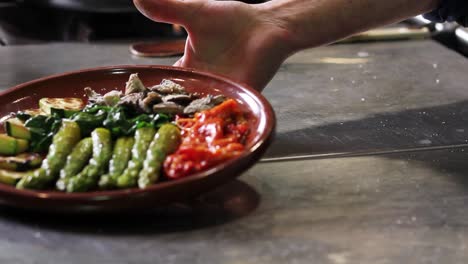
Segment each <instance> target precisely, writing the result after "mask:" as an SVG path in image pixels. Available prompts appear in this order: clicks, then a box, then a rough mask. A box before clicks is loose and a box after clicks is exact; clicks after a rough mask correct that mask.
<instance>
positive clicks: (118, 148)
mask: <svg viewBox="0 0 468 264" xmlns="http://www.w3.org/2000/svg"><path fill="white" fill-rule="evenodd" d="M134 143H135V139H134V138H132V137H121V138H119V139H117V141H116V142H115V146H114V154H113V155H112V159H111V161H110V163H109V174H106V175H103V176H102V177H101V179H100V181H99V186H100V187H101V188H104V189H110V188H114V187H116V185H117V178H118V177H119V176H120V175H121V174H122V173H123V172H124V170H125V168H127V165H128V162H129V161H130V159H131V157H132V147H133V144H134Z"/></svg>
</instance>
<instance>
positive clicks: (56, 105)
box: [39, 97, 85, 118]
mask: <svg viewBox="0 0 468 264" xmlns="http://www.w3.org/2000/svg"><path fill="white" fill-rule="evenodd" d="M84 106H85V103H84V102H83V100H81V99H80V98H74V97H67V98H42V99H41V100H39V108H40V109H41V111H42V112H44V113H45V114H47V115H52V114H58V115H59V116H63V117H66V118H68V117H70V116H72V115H73V114H75V113H76V112H78V111H81V110H82V109H83V108H84Z"/></svg>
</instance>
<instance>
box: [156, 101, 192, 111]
mask: <svg viewBox="0 0 468 264" xmlns="http://www.w3.org/2000/svg"><path fill="white" fill-rule="evenodd" d="M153 111H154V112H155V113H162V114H182V113H184V107H183V106H181V105H178V104H176V103H173V102H167V103H160V104H156V105H154V106H153Z"/></svg>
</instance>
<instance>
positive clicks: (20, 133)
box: [5, 118, 31, 140]
mask: <svg viewBox="0 0 468 264" xmlns="http://www.w3.org/2000/svg"><path fill="white" fill-rule="evenodd" d="M5 130H6V132H7V134H8V136H10V137H14V138H20V139H26V140H30V139H31V132H30V131H29V129H28V128H27V127H25V126H24V123H23V121H21V120H19V119H18V118H10V119H8V120H7V121H6V122H5Z"/></svg>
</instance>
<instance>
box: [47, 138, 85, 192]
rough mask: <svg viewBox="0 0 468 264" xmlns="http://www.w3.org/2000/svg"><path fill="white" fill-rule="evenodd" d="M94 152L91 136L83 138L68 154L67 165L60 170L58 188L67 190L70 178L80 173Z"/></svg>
mask: <svg viewBox="0 0 468 264" xmlns="http://www.w3.org/2000/svg"><path fill="white" fill-rule="evenodd" d="M92 153H93V141H92V139H91V138H89V137H88V138H85V139H82V140H81V141H80V142H79V143H78V144H77V145H76V146H75V148H74V149H73V151H72V153H71V154H70V155H68V158H67V163H66V164H65V167H64V168H63V169H62V170H61V171H60V179H59V180H58V181H57V184H56V186H57V189H59V190H61V191H65V189H66V187H67V184H68V180H69V179H70V178H71V177H73V176H75V175H76V174H77V173H79V172H80V171H81V170H83V168H84V167H85V166H86V164H88V162H89V159H90V158H91V155H92Z"/></svg>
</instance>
